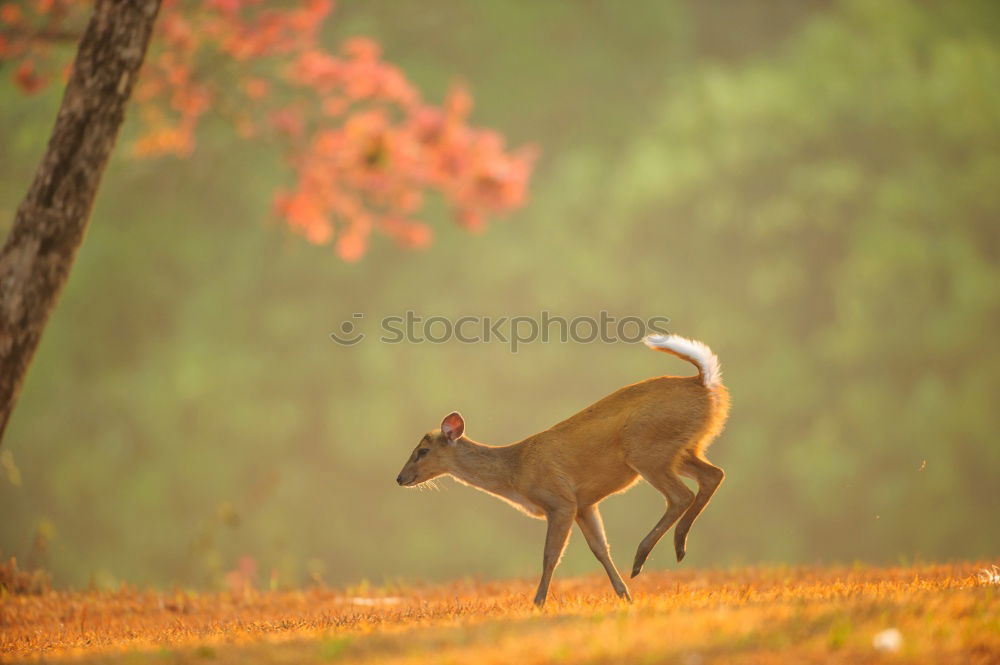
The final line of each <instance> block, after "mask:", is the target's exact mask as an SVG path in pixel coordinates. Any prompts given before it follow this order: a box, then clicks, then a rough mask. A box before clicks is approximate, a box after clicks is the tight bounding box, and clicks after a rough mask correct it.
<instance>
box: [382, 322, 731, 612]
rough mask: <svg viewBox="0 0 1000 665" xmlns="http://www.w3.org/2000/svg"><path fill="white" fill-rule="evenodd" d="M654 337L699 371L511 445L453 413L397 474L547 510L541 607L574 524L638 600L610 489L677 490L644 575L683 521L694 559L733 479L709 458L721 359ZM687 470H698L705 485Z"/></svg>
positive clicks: (640, 558) (641, 553)
mask: <svg viewBox="0 0 1000 665" xmlns="http://www.w3.org/2000/svg"><path fill="white" fill-rule="evenodd" d="M643 341H644V342H645V344H646V346H648V347H649V348H651V349H654V350H656V351H663V352H666V353H669V354H672V355H674V356H677V357H679V358H681V359H683V360H686V361H688V362H690V363H691V364H693V365H694V366H695V367H696V368H697V370H698V374H697V375H696V376H685V377H678V376H659V377H655V378H651V379H646V380H644V381H639V382H638V383H634V384H631V385H628V386H625V387H623V388H620V389H618V390H616V391H615V392H613V393H611V394H610V395H608V396H607V397H604V398H602V399H600V400H598V401H597V402H595V403H594V404H592V405H590V406H588V407H587V408H585V409H583V410H582V411H580V412H579V413H577V414H576V415H574V416H571V417H570V418H568V419H566V420H563V421H562V422H560V423H558V424H556V425H553V426H552V427H550V428H548V429H547V430H544V431H542V432H538V433H537V434H533V435H531V436H529V437H527V438H526V439H523V440H521V441H518V442H516V443H512V444H509V445H506V446H490V445H485V444H483V443H479V442H477V441H473V440H472V439H471V438H469V437H468V436H467V435H466V426H465V420H464V419H463V418H462V416H461V414H459V413H458V412H457V411H455V412H452V413H450V414H448V415H447V416H445V417H444V419H443V420H442V421H441V426H440V428H438V429H434V430H431V431H429V432H427V433H426V434H424V436H423V437H422V438H421V439H420V442H419V443H418V444H417V446H416V448H414V449H413V452H412V453H411V454H410V456H409V458H408V459H407V460H406V464H404V466H403V468H402V470H401V471H400V472H399V475H398V476H397V477H396V482H397V483H398V484H399V485H401V486H403V487H417V486H421V485H424V484H425V483H427V482H428V481H431V480H433V479H434V478H437V477H439V476H443V475H448V476H451V477H452V478H454V479H455V480H457V481H458V482H460V483H463V484H466V485H469V486H472V487H474V488H476V489H479V490H482V491H484V492H486V493H488V494H491V495H493V496H495V497H497V498H499V499H501V500H503V501H505V502H507V503H509V504H511V505H512V506H513V507H514V508H516V509H518V510H520V511H522V512H524V513H525V514H527V515H528V516H530V517H534V518H538V519H544V520H546V522H547V528H546V534H545V549H544V554H543V557H542V576H541V579H540V581H539V583H538V591H537V593H536V594H535V598H534V603H535V605H536V606H538V607H539V608H541V607H542V606H544V604H545V600H546V598H547V597H548V593H549V585H550V583H551V581H552V574H553V573H554V572H555V569H556V567H557V566H558V565H559V561H560V559H561V558H562V555H563V552H564V551H565V549H566V544H567V543H568V542H569V536H570V531H571V530H572V528H573V523H574V522H576V524H577V526H579V528H580V531H581V532H582V533H583V536H584V538H585V539H586V540H587V544H588V545H589V546H590V550H591V552H593V554H594V556H595V557H596V558H597V560H598V561H599V562H600V563H601V565H602V566H603V567H604V570H605V571H606V572H607V575H608V579H609V580H610V581H611V586H612V587H613V588H614V591H615V593H616V594H618V596H619V597H620V598H622V599H623V600H625V601H628V602H631V601H632V595H631V593H630V592H629V588H628V586H627V585H626V584H625V581H624V580H623V579H622V577H621V574H620V573H619V572H618V569H617V568H616V567H615V563H614V561H613V560H612V558H611V551H610V548H609V546H608V541H607V536H606V535H605V532H604V523H603V520H602V519H601V513H600V511H599V509H598V504H600V502H601V501H603V500H604V499H605V498H607V497H609V496H611V495H613V494H619V493H622V492H625V491H626V490H628V489H630V488H631V487H633V486H634V485H635V484H636V483H638V482H639V480H640V478H641V479H643V480H645V481H646V482H648V483H649V484H650V485H652V486H653V487H654V488H656V489H657V490H659V492H660V493H661V494H663V496H664V498H665V500H666V511H665V512H664V513H663V517H661V518H660V520H659V521H658V522H657V523H656V525H654V526H653V528H652V530H651V531H650V532H649V534H648V535H647V536H646V537H645V538H643V539H642V541H641V542H640V543H639V546H638V548H637V550H636V553H635V559H634V561H633V563H632V577H633V578H634V577H635V576H636V575H638V574H639V573H640V572H641V571H642V568H643V565H644V564H645V563H646V559H647V558H648V557H649V554H650V552H651V551H652V550H653V548H654V547H655V546H656V544H657V543H658V542H659V541H660V539H661V538H663V536H664V534H666V533H667V531H669V530H670V529H671V527H673V526H674V525H675V524H676V525H677V528H676V530H675V531H674V550H675V554H676V556H677V561H678V563H679V562H680V561H681V560H682V559H683V558H684V555H685V553H686V551H687V538H688V532H689V531H690V530H691V526H692V524H694V521H695V520H696V519H697V518H698V516H699V515H700V514H701V513H702V511H704V510H705V507H706V506H707V505H708V502H709V501H710V500H711V499H712V496H713V495H714V494H715V492H716V490H718V489H719V486H720V485H721V484H722V481H723V479H724V478H725V473H724V472H723V470H722V469H721V468H719V467H718V466H715V465H714V464H712V463H711V462H709V461H708V460H707V459H706V457H705V451H706V450H707V449H708V447H709V445H710V444H711V443H712V441H713V440H715V438H716V437H717V436H718V435H719V434H720V433H721V432H722V429H723V427H724V426H725V423H726V419H727V417H728V413H729V404H730V401H729V392H728V391H727V390H726V388H725V386H723V384H722V371H721V367H720V365H719V359H718V358H717V357H716V355H715V354H714V353H713V352H712V350H711V349H710V348H709V347H708V346H707V345H705V344H703V343H702V342H698V341H695V340H691V339H686V338H684V337H681V336H679V335H649V336H647V337H645V338H644V339H643ZM681 476H684V477H687V478H690V479H692V480H694V482H695V483H696V484H697V486H698V491H697V493H695V492H693V491H692V490H691V489H690V488H689V487H688V486H687V485H686V484H685V483H684V481H683V480H682V479H681Z"/></svg>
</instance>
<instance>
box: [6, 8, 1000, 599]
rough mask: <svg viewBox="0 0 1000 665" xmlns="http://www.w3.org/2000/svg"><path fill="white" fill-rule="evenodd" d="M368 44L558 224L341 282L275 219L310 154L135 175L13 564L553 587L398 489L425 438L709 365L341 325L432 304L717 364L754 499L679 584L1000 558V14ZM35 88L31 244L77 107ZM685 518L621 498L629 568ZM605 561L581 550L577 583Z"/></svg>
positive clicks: (531, 15)
mask: <svg viewBox="0 0 1000 665" xmlns="http://www.w3.org/2000/svg"><path fill="white" fill-rule="evenodd" d="M357 34H365V35H369V36H372V37H374V38H376V39H378V40H379V41H380V42H381V43H382V44H383V46H384V48H385V49H386V56H387V58H388V59H389V60H391V61H394V62H396V63H398V64H400V65H401V66H402V67H403V68H404V70H405V71H406V72H407V74H408V75H409V76H410V77H411V79H412V80H414V81H415V82H416V83H418V84H419V85H420V87H421V88H422V89H423V90H425V91H427V93H428V97H430V98H431V99H440V98H441V97H442V96H443V94H444V91H445V90H446V89H447V87H448V85H449V83H450V82H451V81H452V80H454V78H455V77H459V78H461V79H464V80H466V81H468V82H469V84H470V87H471V89H472V92H473V94H474V96H475V99H476V102H477V106H476V110H475V112H474V116H473V120H474V121H475V122H477V123H479V124H482V125H486V126H491V127H495V128H497V129H499V130H500V131H502V132H504V133H505V134H506V135H507V137H508V138H509V139H510V141H511V143H513V144H515V145H517V144H521V143H527V142H532V143H535V144H537V145H538V146H539V147H540V148H541V149H542V159H541V160H540V162H539V165H538V170H537V172H536V176H535V178H534V181H533V184H532V198H531V201H530V203H529V204H528V205H527V206H526V207H525V208H524V209H523V210H522V211H520V212H519V213H518V214H516V215H513V216H511V217H510V218H509V219H507V220H505V221H502V222H497V223H495V224H493V225H491V226H490V227H489V229H488V230H487V231H486V232H485V233H482V234H478V235H470V234H468V233H466V232H464V231H462V230H460V229H459V228H458V227H456V226H454V225H453V224H452V223H451V222H450V221H449V219H448V217H447V215H446V213H445V211H444V210H443V207H442V208H441V209H440V210H439V211H438V212H436V213H435V214H434V215H432V216H431V221H433V222H434V225H435V229H436V237H435V242H434V244H433V246H432V247H431V248H430V249H428V250H426V251H422V252H404V251H401V250H399V249H397V248H395V247H394V246H392V243H391V242H390V241H388V240H383V241H382V242H380V243H378V244H376V246H375V247H373V248H372V250H371V251H370V252H369V253H368V254H367V255H366V256H365V258H364V259H363V261H362V262H360V263H358V264H346V263H343V262H341V261H340V260H339V259H338V258H336V256H335V255H334V254H333V252H332V251H330V249H329V248H323V247H313V246H310V245H308V244H307V243H305V242H304V241H302V240H301V239H300V238H299V237H296V236H292V235H290V234H289V233H288V232H287V231H285V230H284V229H283V228H281V227H280V225H277V224H274V223H273V222H271V221H270V215H269V213H270V197H271V194H272V192H273V191H274V189H275V187H276V186H279V185H281V184H282V183H283V182H284V179H286V178H287V173H286V172H285V171H284V169H283V166H282V164H281V162H280V158H279V156H278V155H277V154H276V153H274V152H272V151H270V150H269V149H268V148H267V147H266V146H260V145H254V144H249V143H247V142H244V141H241V140H239V139H238V138H237V137H236V136H235V135H234V133H233V131H232V129H231V128H229V127H227V126H225V125H224V124H222V123H219V124H218V125H215V126H211V125H210V126H208V127H206V128H205V131H204V132H203V133H202V134H201V140H200V144H199V148H198V151H197V153H196V155H195V156H194V157H193V158H191V159H187V160H174V159H161V160H155V161H136V160H134V159H131V158H129V157H127V156H125V151H119V153H118V155H117V157H116V158H115V159H114V161H113V163H112V164H111V166H110V168H109V171H108V173H107V174H106V177H105V181H104V184H103V188H102V190H101V192H100V194H99V197H98V202H97V207H96V210H95V212H94V217H93V223H92V226H91V229H90V232H89V235H88V237H87V239H86V242H85V244H84V247H83V249H82V251H81V252H80V255H79V258H78V260H77V263H76V266H75V268H74V272H73V274H72V276H71V279H70V282H69V286H68V288H67V290H66V292H65V293H64V296H63V298H62V301H61V303H60V305H59V308H58V310H57V311H56V313H55V316H54V318H53V319H52V321H51V324H50V326H49V328H48V330H47V332H46V334H45V337H44V339H43V343H42V346H41V348H40V351H39V354H38V356H37V358H36V361H35V363H34V366H33V367H32V369H31V372H30V374H29V376H28V380H27V383H26V386H25V390H24V393H23V396H22V398H21V401H20V404H19V407H18V409H17V410H16V412H15V415H14V419H13V421H12V424H11V426H10V428H9V431H8V434H7V437H6V441H5V442H4V448H3V449H4V450H5V451H7V452H6V453H5V454H4V458H3V465H2V469H0V506H2V509H0V514H2V517H0V548H2V551H3V552H4V553H5V554H6V555H17V556H18V557H19V559H20V560H21V561H22V562H27V563H28V564H29V565H44V566H45V567H47V568H49V569H50V570H51V571H52V572H53V573H54V575H55V579H56V581H57V583H59V584H62V585H69V586H84V585H87V584H96V585H99V586H106V585H114V584H117V583H119V582H121V581H127V582H130V583H135V584H139V585H156V586H169V585H175V584H176V585H182V586H199V587H211V586H217V585H221V584H223V579H224V575H225V573H226V571H228V570H231V569H233V568H235V567H236V566H237V565H238V561H239V560H240V558H241V557H252V558H253V559H254V561H255V562H256V564H257V569H258V570H259V571H260V572H259V574H260V576H261V581H260V583H261V584H262V585H264V584H268V583H273V584H277V585H282V586H286V585H296V584H303V583H307V582H309V581H310V580H320V581H323V582H325V583H328V584H338V585H340V584H355V583H357V582H359V581H360V580H370V581H372V582H373V583H383V582H387V581H388V582H391V581H393V580H440V579H448V578H454V577H463V576H477V577H502V576H534V575H535V574H536V571H537V569H538V568H539V566H540V562H541V548H542V540H543V533H544V524H543V523H541V522H538V521H534V520H528V519H525V518H524V517H523V516H521V515H520V514H518V513H516V512H514V511H513V510H511V509H510V508H509V507H507V506H505V505H503V504H501V503H500V502H497V501H496V500H494V499H492V498H490V497H488V496H486V495H485V494H481V493H479V492H475V491H474V490H471V489H468V488H465V487H460V486H458V485H456V484H455V483H453V482H451V481H444V482H442V483H440V485H441V490H440V491H438V492H416V491H405V490H402V489H399V488H398V487H396V485H395V483H394V478H395V476H396V473H397V471H398V470H399V467H400V466H401V465H402V463H403V462H404V460H405V457H406V456H407V455H408V453H409V451H410V450H411V448H412V446H413V445H415V443H416V442H417V440H418V439H419V437H420V436H421V435H422V433H423V432H424V431H425V430H427V429H430V428H432V427H434V426H436V425H437V424H438V423H439V422H440V418H441V417H442V416H443V415H445V414H446V413H447V412H449V411H451V410H453V409H459V410H461V411H462V412H463V414H464V415H465V417H466V420H467V422H468V427H469V434H470V435H471V436H472V437H474V438H476V439H478V440H480V441H484V442H489V443H497V444H500V443H509V442H512V441H516V440H518V439H520V438H522V437H524V436H527V435H529V434H531V433H533V432H535V431H537V430H540V429H543V428H545V427H547V426H548V425H550V424H552V423H554V422H556V421H558V420H561V419H563V418H564V417H566V416H568V415H570V414H572V413H574V412H575V411H577V410H578V409H580V408H582V407H584V406H586V405H587V404H588V403H590V402H591V401H593V400H595V399H597V398H599V397H601V396H603V395H604V394H606V393H608V392H610V391H611V390H614V389H616V388H618V387H619V386H621V385H623V384H626V383H629V382H633V381H636V380H640V379H643V378H646V377H648V376H652V375H657V374H662V373H687V372H688V369H689V368H688V366H687V365H685V364H683V363H681V362H680V361H676V360H673V359H670V358H668V357H666V356H662V355H658V354H652V353H650V352H648V351H646V350H644V349H643V348H642V347H641V346H635V345H628V344H600V343H594V344H572V343H570V344H553V343H550V344H533V345H527V346H524V347H523V348H522V349H521V350H520V351H519V352H518V353H517V354H516V355H514V354H511V353H510V350H509V348H508V346H507V345H504V344H502V343H493V344H479V345H462V344H459V343H447V344H441V345H434V344H400V345H385V344H379V343H377V342H373V341H371V340H366V341H365V342H363V343H361V344H359V345H357V346H355V347H351V348H345V347H340V346H337V345H335V344H334V343H332V342H331V340H330V339H329V337H328V335H329V333H330V332H333V331H336V330H337V329H338V327H339V325H340V322H341V321H342V320H344V319H346V318H349V317H350V316H351V314H352V313H353V312H363V313H365V315H366V322H368V324H371V323H372V322H375V321H377V320H378V319H379V318H381V317H383V316H387V315H398V314H402V313H403V312H405V311H406V310H414V311H416V312H417V313H420V314H423V315H432V314H438V315H442V316H446V317H449V318H456V317H458V316H461V315H466V314H471V315H476V314H480V315H494V316H499V315H508V316H510V315H518V314H524V315H537V314H538V313H539V312H540V311H542V310H547V311H550V312H552V313H553V314H559V315H563V316H566V317H572V316H587V315H590V316H593V315H597V313H599V312H600V311H601V310H607V311H608V312H609V313H611V314H612V315H615V316H626V315H636V316H641V317H650V316H656V315H659V316H668V317H670V318H671V321H672V322H671V325H670V328H671V330H673V331H675V332H678V333H681V334H684V335H687V336H692V337H696V338H699V339H703V340H705V341H707V342H708V343H709V344H710V345H711V346H712V347H713V349H714V350H715V351H716V352H717V353H718V354H719V356H720V357H721V359H722V362H723V367H724V370H725V376H726V380H727V383H728V385H729V387H730V390H731V392H732V395H733V403H734V407H733V412H732V418H731V420H730V424H729V427H728V429H727V430H726V432H725V433H724V435H723V436H722V437H721V439H720V440H719V441H718V442H717V443H716V444H715V446H714V447H713V448H712V450H711V452H710V457H711V458H712V459H713V460H714V461H715V462H716V463H718V464H719V465H721V466H722V467H724V468H725V469H726V470H727V472H728V477H727V481H726V483H725V485H724V486H723V488H722V489H721V490H720V492H719V493H718V495H717V496H716V498H715V500H714V501H713V503H712V505H711V507H710V509H709V510H708V511H707V512H706V513H705V515H704V516H703V517H702V518H701V520H700V521H699V522H698V524H697V526H696V527H695V529H694V530H693V532H692V536H691V542H690V545H689V549H688V552H689V554H688V558H687V559H686V561H685V562H684V564H683V565H684V566H699V567H700V566H729V565H738V564H751V563H773V562H781V563H799V562H848V563H849V562H853V561H864V562H878V563H894V562H898V561H913V560H949V559H957V558H979V559H982V558H995V557H996V556H997V555H998V554H1000V529H997V528H996V520H997V517H998V515H1000V486H998V478H1000V441H998V435H997V432H998V431H1000V409H998V408H997V402H998V397H1000V346H998V344H997V343H996V342H997V335H998V330H1000V85H998V83H1000V5H998V4H997V3H995V2H992V1H991V0H982V1H979V2H975V1H968V0H965V1H956V2H946V3H944V2H931V1H927V2H916V1H913V2H907V1H902V0H868V1H848V2H823V1H816V0H810V1H803V0H775V1H772V2H767V3H745V2H735V1H734V2H724V1H721V0H713V1H705V0H690V1H681V0H672V1H669V0H648V1H639V0H633V1H632V2H629V3H625V4H623V3H611V2H575V1H572V2H571V1H568V0H567V1H565V2H557V1H554V0H551V1H548V2H544V3H529V2H507V1H496V2H476V3H471V2H469V3H455V2H448V1H446V0H425V1H424V2H420V3H399V2H389V1H380V2H363V3H362V2H348V1H345V2H342V3H341V4H340V6H339V8H338V10H337V12H336V13H335V15H334V17H333V19H332V20H331V21H330V22H329V26H328V29H327V37H328V39H329V42H330V43H331V44H333V43H336V42H337V41H340V40H342V39H344V38H346V37H349V36H353V35H357ZM0 100H2V101H0V224H3V225H6V226H4V227H3V230H6V228H9V224H10V221H11V220H12V219H13V213H14V210H15V208H16V206H17V203H18V202H19V200H20V198H21V197H22V196H23V194H24V192H25V191H26V188H27V185H28V183H29V181H30V178H31V176H32V174H33V171H34V168H35V166H36V164H37V161H38V159H39V157H40V155H41V152H42V150H43V148H44V144H45V141H46V139H47V136H48V132H49V130H50V128H51V123H52V119H53V115H54V112H55V109H56V108H57V105H58V101H59V91H57V90H51V91H49V92H47V93H45V94H42V95H40V96H35V97H28V98H26V97H23V96H21V95H20V94H18V93H17V92H15V91H14V90H13V89H12V88H11V87H10V86H4V87H3V88H2V89H0ZM126 139H127V137H126ZM661 512H662V500H661V498H660V497H659V495H658V494H657V493H656V492H655V491H654V490H652V489H651V488H649V487H648V486H645V485H641V486H639V487H638V488H636V489H635V490H633V491H632V492H630V493H629V494H627V495H624V496H619V497H613V498H611V499H609V500H608V501H607V502H606V503H605V504H604V514H605V520H606V522H607V525H608V532H609V537H610V540H611V543H612V551H613V553H614V554H615V555H616V559H617V561H618V563H619V565H620V566H625V565H627V563H628V561H630V560H631V556H632V553H633V552H634V548H635V546H636V544H637V543H638V542H639V540H640V539H641V538H642V536H643V535H644V534H645V533H646V532H647V531H648V529H649V528H650V527H651V525H652V524H653V523H654V522H655V521H656V520H657V519H658V518H659V516H660V514H661ZM650 565H652V566H654V567H672V566H675V565H676V564H675V563H673V557H672V552H671V547H670V546H669V545H663V546H661V547H660V548H659V549H658V550H656V551H655V552H654V554H653V556H652V558H651V562H650ZM597 569H598V566H597V563H596V562H595V561H593V560H592V557H591V555H590V553H589V551H588V550H587V548H586V546H585V543H584V542H583V539H582V538H581V537H580V536H579V534H578V533H575V534H574V537H573V540H572V542H571V544H570V548H569V551H568V553H567V557H566V559H565V562H564V567H563V568H562V569H561V573H562V574H570V573H582V572H590V571H596V570H597Z"/></svg>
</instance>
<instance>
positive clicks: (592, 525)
mask: <svg viewBox="0 0 1000 665" xmlns="http://www.w3.org/2000/svg"><path fill="white" fill-rule="evenodd" d="M576 523H577V524H579V525H580V531H582V532H583V537H584V538H586V539H587V544H588V545H590V551H591V552H593V553H594V556H595V557H597V560H598V561H600V562H601V565H602V566H604V570H605V571H606V572H607V573H608V579H610V580H611V586H613V587H614V589H615V593H617V594H618V596H619V597H621V598H623V599H625V600H627V601H629V602H632V594H630V593H629V592H628V586H626V585H625V582H624V580H622V576H621V575H620V574H619V573H618V569H617V568H615V562H614V561H612V560H611V551H610V550H609V549H608V538H607V536H606V535H605V534H604V521H603V520H602V519H601V513H600V511H599V510H598V509H597V506H596V505H593V506H587V507H585V508H580V510H579V511H578V512H577V514H576Z"/></svg>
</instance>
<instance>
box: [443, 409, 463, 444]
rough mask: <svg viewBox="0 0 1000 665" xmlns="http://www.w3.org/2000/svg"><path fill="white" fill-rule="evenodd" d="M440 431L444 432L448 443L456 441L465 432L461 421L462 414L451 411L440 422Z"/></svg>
mask: <svg viewBox="0 0 1000 665" xmlns="http://www.w3.org/2000/svg"><path fill="white" fill-rule="evenodd" d="M441 431H442V432H444V435H445V436H446V437H448V440H449V441H457V440H458V438H459V437H460V436H462V434H463V433H464V432H465V421H464V420H462V414H460V413H459V412H458V411H452V412H451V413H449V414H448V415H447V416H445V417H444V420H442V421H441Z"/></svg>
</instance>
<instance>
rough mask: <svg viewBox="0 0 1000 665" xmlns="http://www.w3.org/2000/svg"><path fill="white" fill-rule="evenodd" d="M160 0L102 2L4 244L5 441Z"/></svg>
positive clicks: (0, 302)
mask: <svg viewBox="0 0 1000 665" xmlns="http://www.w3.org/2000/svg"><path fill="white" fill-rule="evenodd" d="M159 9H160V0H97V2H96V4H95V7H94V14H93V16H92V17H91V19H90V22H89V23H88V25H87V29H86V31H85V32H84V34H83V37H82V38H81V40H80V46H79V48H78V49H77V53H76V60H75V61H74V63H73V72H72V74H71V75H70V79H69V83H68V84H67V85H66V92H65V93H64V94H63V99H62V105H61V106H60V107H59V115H58V116H57V117H56V124H55V128H54V129H53V130H52V137H51V138H50V139H49V145H48V148H47V149H46V151H45V156H44V157H43V158H42V163H41V165H40V166H39V167H38V171H37V172H36V173H35V180H34V182H33V183H32V184H31V189H29V190H28V195H27V196H26V197H25V199H24V201H22V202H21V205H20V206H19V207H18V209H17V214H16V216H15V217H14V226H13V227H12V228H11V231H10V234H9V235H8V236H7V240H6V242H5V243H4V247H3V250H2V251H0V439H2V438H3V433H4V431H5V430H6V428H7V422H8V420H9V419H10V414H11V411H12V410H13V408H14V403H15V402H16V400H17V396H18V393H19V392H20V389H21V385H22V383H23V380H24V375H25V373H26V372H27V370H28V365H29V364H30V362H31V358H32V356H33V355H34V353H35V349H36V348H37V347H38V341H39V339H40V338H41V336H42V329H43V328H44V327H45V323H46V321H47V320H48V318H49V314H50V313H51V312H52V308H53V306H54V305H55V303H56V300H57V299H58V297H59V293H60V292H61V291H62V287H63V284H65V283H66V278H67V277H68V276H69V270H70V267H72V265H73V259H74V258H75V257H76V250H77V248H78V247H79V246H80V243H81V242H82V241H83V234H84V231H85V230H86V228H87V222H88V220H89V218H90V210H91V208H92V206H93V202H94V196H95V195H96V193H97V187H98V185H99V184H100V182H101V174H102V173H103V172H104V167H105V165H106V164H107V161H108V157H109V155H110V154H111V150H112V148H113V147H114V145H115V140H116V139H117V137H118V130H119V128H120V127H121V124H122V120H123V119H124V117H125V106H126V104H127V103H128V100H129V96H130V95H131V94H132V87H133V85H134V83H135V80H136V78H137V75H138V73H139V67H140V66H141V65H142V61H143V58H145V56H146V48H147V46H148V45H149V38H150V34H151V33H152V29H153V23H154V22H155V21H156V14H157V12H158V11H159Z"/></svg>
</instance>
